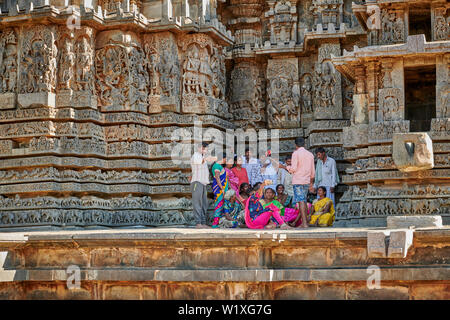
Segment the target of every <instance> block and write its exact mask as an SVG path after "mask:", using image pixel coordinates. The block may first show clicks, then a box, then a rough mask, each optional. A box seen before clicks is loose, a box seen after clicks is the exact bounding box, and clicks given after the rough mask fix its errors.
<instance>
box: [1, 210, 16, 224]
mask: <svg viewBox="0 0 450 320" xmlns="http://www.w3.org/2000/svg"><path fill="white" fill-rule="evenodd" d="M1 221H2V224H13V223H14V214H12V213H10V212H5V213H3V215H2V220H1Z"/></svg>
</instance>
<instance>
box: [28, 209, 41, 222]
mask: <svg viewBox="0 0 450 320" xmlns="http://www.w3.org/2000/svg"><path fill="white" fill-rule="evenodd" d="M29 220H30V222H31V223H39V222H41V213H40V212H39V211H36V210H35V211H31V212H30V217H29Z"/></svg>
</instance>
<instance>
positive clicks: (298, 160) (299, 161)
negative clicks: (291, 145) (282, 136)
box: [286, 137, 315, 228]
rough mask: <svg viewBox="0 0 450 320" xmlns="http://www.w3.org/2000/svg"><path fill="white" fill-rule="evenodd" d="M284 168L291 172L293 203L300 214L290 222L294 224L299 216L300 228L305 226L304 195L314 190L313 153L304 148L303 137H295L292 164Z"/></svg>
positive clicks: (305, 208) (306, 225) (306, 223)
mask: <svg viewBox="0 0 450 320" xmlns="http://www.w3.org/2000/svg"><path fill="white" fill-rule="evenodd" d="M286 169H287V170H288V171H289V172H290V173H292V184H293V186H294V198H293V200H292V202H293V203H295V204H296V207H298V208H299V209H300V214H299V215H298V216H297V218H296V219H295V220H294V221H292V222H291V223H290V225H291V226H295V225H296V224H297V222H298V219H300V217H301V218H302V224H301V225H300V227H301V228H307V227H308V222H307V221H306V214H307V207H306V196H307V194H308V190H309V191H311V192H313V191H314V175H315V170H314V155H313V154H312V153H311V152H309V151H308V150H306V149H305V139H303V138H302V137H298V138H296V139H295V151H294V153H293V154H292V165H291V166H287V167H286Z"/></svg>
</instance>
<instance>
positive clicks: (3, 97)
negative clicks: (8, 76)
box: [0, 92, 16, 110]
mask: <svg viewBox="0 0 450 320" xmlns="http://www.w3.org/2000/svg"><path fill="white" fill-rule="evenodd" d="M15 107H16V94H15V93H13V92H7V93H2V94H0V110H5V109H14V108H15Z"/></svg>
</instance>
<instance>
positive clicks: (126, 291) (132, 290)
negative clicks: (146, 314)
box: [103, 285, 140, 300]
mask: <svg viewBox="0 0 450 320" xmlns="http://www.w3.org/2000/svg"><path fill="white" fill-rule="evenodd" d="M104 290H105V291H104V292H103V294H104V297H105V299H106V300H139V299H140V294H139V287H136V286H133V285H106V286H105V289H104Z"/></svg>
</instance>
